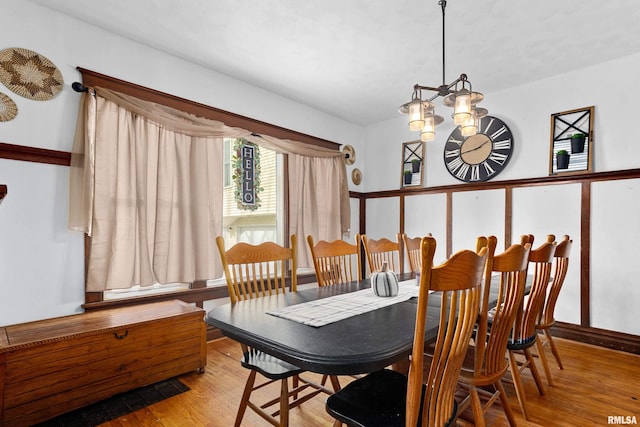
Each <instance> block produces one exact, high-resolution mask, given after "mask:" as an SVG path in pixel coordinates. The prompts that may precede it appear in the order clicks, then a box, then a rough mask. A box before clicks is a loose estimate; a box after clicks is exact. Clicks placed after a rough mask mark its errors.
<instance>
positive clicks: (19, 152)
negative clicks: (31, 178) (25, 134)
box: [0, 142, 71, 166]
mask: <svg viewBox="0 0 640 427" xmlns="http://www.w3.org/2000/svg"><path fill="white" fill-rule="evenodd" d="M0 159H11V160H22V161H25V162H35V163H46V164H50V165H60V166H70V165H71V153H70V152H67V151H57V150H48V149H46V148H37V147H27V146H25V145H14V144H6V143H4V142H0Z"/></svg>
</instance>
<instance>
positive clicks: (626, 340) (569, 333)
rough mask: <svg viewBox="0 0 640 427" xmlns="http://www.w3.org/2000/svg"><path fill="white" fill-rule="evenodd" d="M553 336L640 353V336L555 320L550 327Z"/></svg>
mask: <svg viewBox="0 0 640 427" xmlns="http://www.w3.org/2000/svg"><path fill="white" fill-rule="evenodd" d="M551 333H552V334H553V336H556V337H559V338H566V339H570V340H573V341H579V342H583V343H586V344H593V345H597V346H599V347H606V348H611V349H614V350H620V351H624V352H627V353H634V354H640V336H638V335H631V334H625V333H622V332H614V331H609V330H606V329H598V328H591V327H584V326H580V325H574V324H571V323H564V322H556V324H555V325H554V326H553V327H552V328H551Z"/></svg>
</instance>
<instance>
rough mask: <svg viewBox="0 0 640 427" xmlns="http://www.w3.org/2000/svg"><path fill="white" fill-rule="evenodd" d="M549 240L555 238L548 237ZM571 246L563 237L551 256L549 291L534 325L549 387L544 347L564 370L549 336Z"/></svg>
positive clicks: (569, 241) (548, 373) (549, 376)
mask: <svg viewBox="0 0 640 427" xmlns="http://www.w3.org/2000/svg"><path fill="white" fill-rule="evenodd" d="M549 238H553V240H555V237H554V236H552V235H549ZM572 245H573V240H570V239H569V236H567V235H565V236H563V238H562V241H561V242H560V243H558V244H557V246H556V251H555V253H554V255H553V273H552V275H551V277H552V281H551V284H550V285H549V291H548V292H547V299H546V301H545V304H544V307H543V309H542V313H541V315H540V319H539V321H538V324H537V325H536V329H537V331H538V332H542V333H543V334H544V336H545V337H546V339H543V338H542V337H540V335H538V339H537V341H536V342H537V345H538V354H539V355H541V356H540V357H541V358H544V359H542V360H543V361H544V362H543V364H544V368H545V373H546V374H547V381H548V383H549V385H551V386H553V381H552V379H551V372H550V370H549V365H548V363H545V362H546V357H545V355H544V347H545V346H546V345H549V347H550V348H551V353H552V354H553V357H554V358H555V359H556V362H557V363H558V368H560V369H564V367H563V366H562V361H561V360H560V354H559V353H558V349H557V348H556V346H555V344H554V342H553V338H552V336H551V327H552V326H553V325H554V324H555V322H556V321H555V318H554V317H553V312H554V310H555V308H556V302H557V301H558V296H559V295H560V290H561V289H562V285H563V283H564V279H565V277H566V276H567V269H568V268H569V254H570V253H571V246H572Z"/></svg>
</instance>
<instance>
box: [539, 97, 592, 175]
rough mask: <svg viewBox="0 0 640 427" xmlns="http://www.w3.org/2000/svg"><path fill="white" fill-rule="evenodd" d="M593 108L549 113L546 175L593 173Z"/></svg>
mask: <svg viewBox="0 0 640 427" xmlns="http://www.w3.org/2000/svg"><path fill="white" fill-rule="evenodd" d="M594 110H595V107H594V106H591V107H585V108H578V109H576V110H569V111H563V112H561V113H555V114H552V115H551V148H550V150H549V175H561V174H579V173H585V172H592V162H593V116H594Z"/></svg>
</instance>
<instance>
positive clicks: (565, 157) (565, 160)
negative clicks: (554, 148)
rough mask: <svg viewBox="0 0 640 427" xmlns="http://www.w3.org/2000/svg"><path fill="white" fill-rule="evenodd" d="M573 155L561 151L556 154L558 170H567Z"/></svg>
mask: <svg viewBox="0 0 640 427" xmlns="http://www.w3.org/2000/svg"><path fill="white" fill-rule="evenodd" d="M570 157H571V155H570V154H569V153H568V152H567V150H559V151H558V152H557V153H556V166H557V168H558V169H567V168H568V167H569V158H570Z"/></svg>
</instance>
